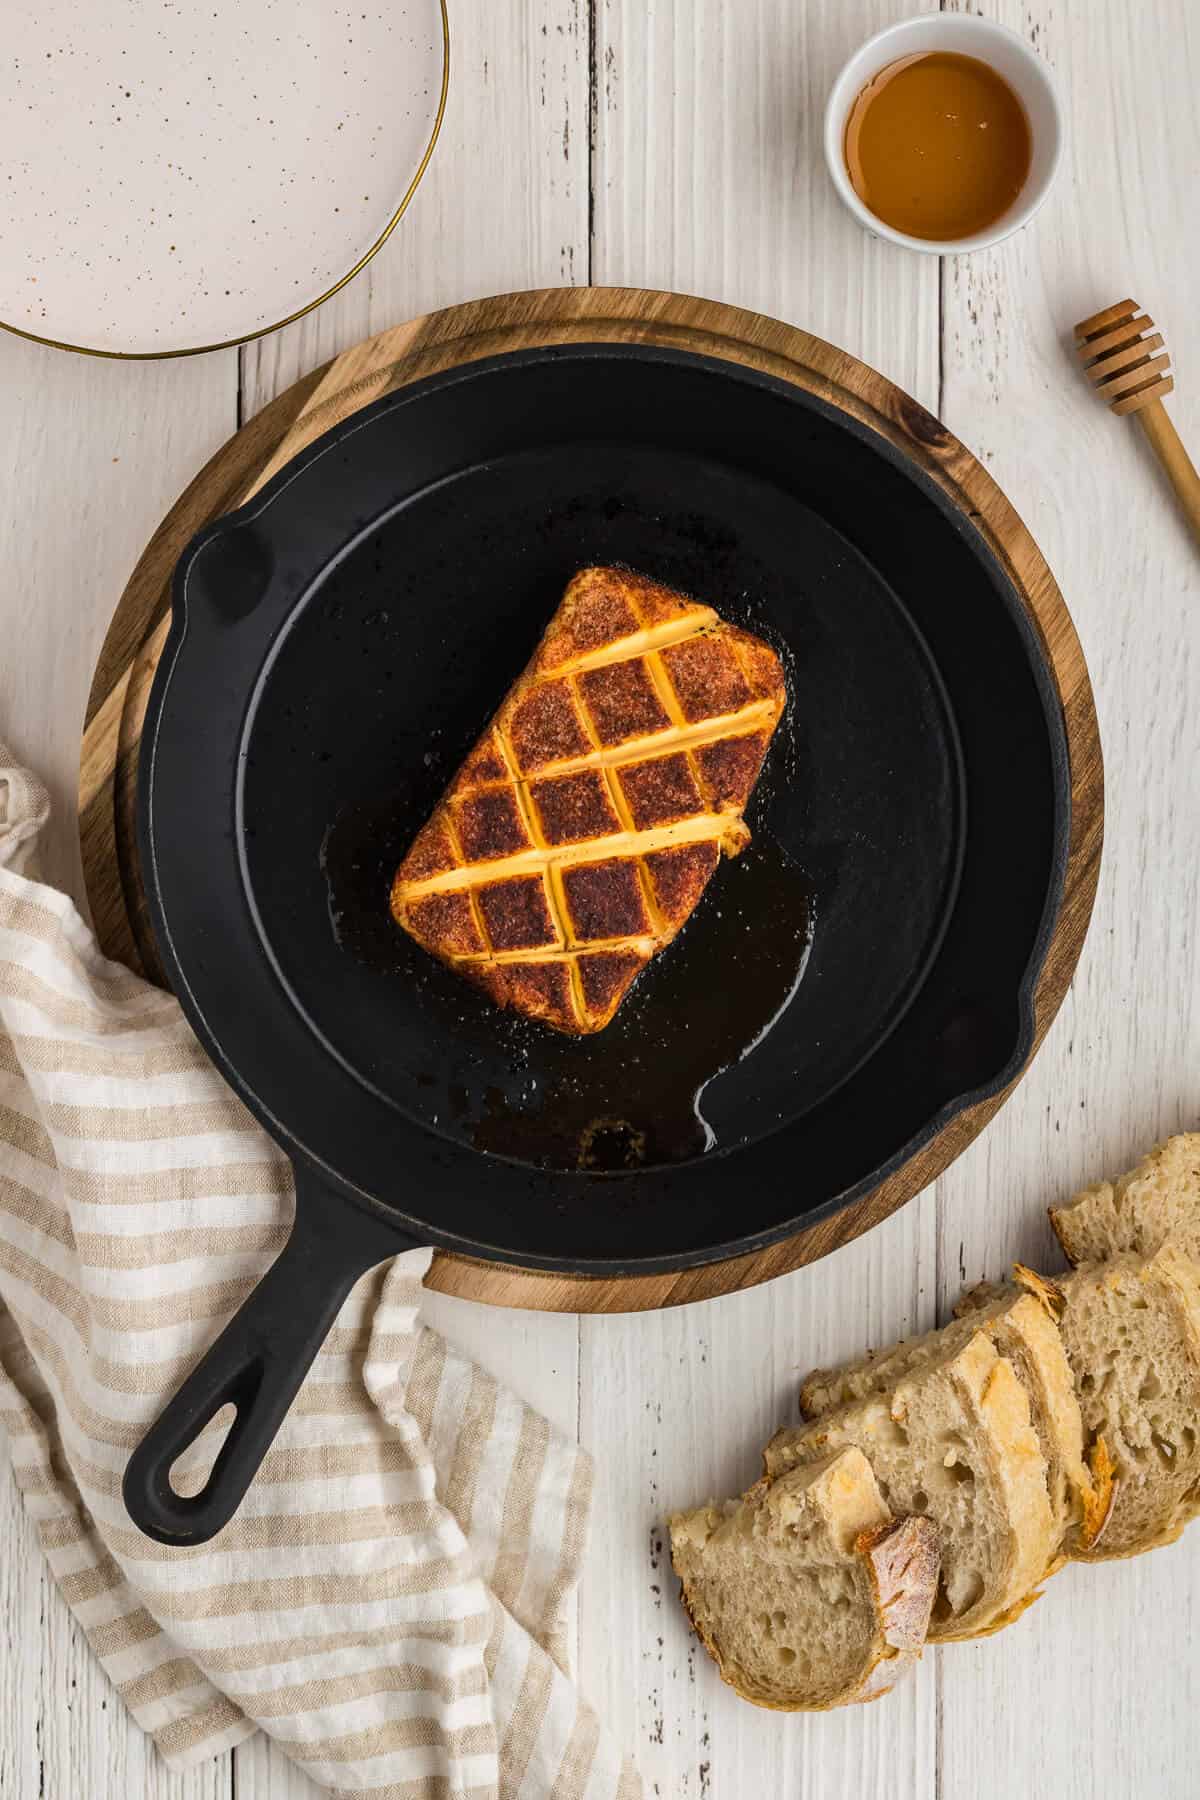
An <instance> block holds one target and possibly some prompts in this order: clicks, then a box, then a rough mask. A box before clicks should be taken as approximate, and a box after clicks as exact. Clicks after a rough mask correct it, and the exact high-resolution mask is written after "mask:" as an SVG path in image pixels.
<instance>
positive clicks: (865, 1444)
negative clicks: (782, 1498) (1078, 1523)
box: [765, 1331, 1058, 1642]
mask: <svg viewBox="0 0 1200 1800" xmlns="http://www.w3.org/2000/svg"><path fill="white" fill-rule="evenodd" d="M850 1445H856V1446H857V1447H858V1448H859V1449H861V1450H862V1451H863V1453H864V1454H865V1456H866V1457H867V1459H868V1461H869V1462H870V1464H871V1467H872V1469H873V1470H874V1472H875V1477H876V1480H877V1481H878V1482H879V1487H880V1491H881V1493H882V1494H883V1498H884V1500H885V1501H886V1503H887V1504H888V1506H890V1507H891V1509H892V1511H893V1512H894V1513H897V1514H907V1513H917V1514H922V1515H925V1516H928V1517H929V1518H931V1519H932V1520H933V1521H934V1523H935V1524H936V1525H937V1527H938V1532H939V1538H940V1542H941V1548H942V1574H941V1581H940V1584H939V1592H938V1598H937V1600H936V1602H935V1603H934V1608H933V1616H932V1619H931V1621H930V1627H929V1637H930V1641H931V1642H932V1641H935V1640H936V1641H939V1642H940V1641H945V1640H948V1639H953V1638H965V1637H974V1636H976V1635H978V1634H979V1633H980V1632H982V1631H984V1630H986V1629H987V1628H989V1627H991V1626H994V1625H996V1624H999V1623H1000V1622H1001V1620H1002V1619H1005V1618H1006V1617H1007V1616H1015V1613H1014V1609H1019V1608H1021V1607H1023V1605H1024V1604H1026V1603H1027V1602H1028V1600H1029V1599H1030V1598H1031V1596H1032V1590H1033V1589H1034V1588H1035V1586H1036V1585H1037V1583H1038V1582H1039V1581H1040V1580H1041V1579H1042V1577H1043V1576H1044V1575H1045V1574H1046V1573H1047V1572H1048V1570H1049V1568H1050V1566H1051V1563H1052V1560H1053V1557H1054V1554H1055V1551H1056V1549H1057V1545H1058V1532H1057V1527H1056V1524H1055V1520H1054V1516H1053V1514H1052V1512H1051V1509H1050V1497H1049V1491H1048V1488H1047V1483H1046V1462H1045V1458H1044V1456H1043V1455H1042V1450H1041V1446H1040V1444H1039V1443H1038V1439H1037V1433H1036V1432H1035V1431H1034V1429H1033V1425H1032V1423H1031V1421H1030V1414H1029V1397H1028V1395H1027V1394H1026V1392H1025V1389H1024V1388H1023V1387H1022V1385H1021V1383H1020V1381H1019V1379H1018V1377H1017V1374H1016V1371H1015V1370H1014V1368H1013V1366H1012V1363H1011V1362H1009V1361H1008V1359H1007V1358H1006V1357H1003V1356H1001V1355H1000V1353H999V1351H998V1350H997V1349H996V1346H995V1344H994V1343H993V1342H992V1340H991V1339H990V1337H988V1336H987V1334H986V1333H984V1332H982V1331H975V1332H973V1333H972V1334H971V1335H970V1337H969V1338H968V1340H967V1342H966V1343H965V1344H963V1345H957V1346H955V1347H954V1348H953V1349H951V1350H948V1351H946V1352H944V1353H940V1354H935V1355H933V1356H931V1357H929V1358H927V1359H926V1360H924V1361H922V1362H921V1363H920V1364H919V1365H918V1366H917V1367H916V1368H915V1369H913V1370H911V1371H910V1372H909V1373H907V1374H904V1375H902V1376H901V1377H900V1378H899V1380H897V1381H896V1382H895V1383H894V1385H893V1386H892V1387H890V1388H886V1389H883V1390H881V1391H879V1392H871V1393H868V1394H866V1395H865V1396H864V1397H863V1398H862V1399H861V1400H856V1401H854V1402H853V1404H851V1405H848V1406H843V1407H841V1408H839V1409H837V1410H836V1411H834V1412H829V1413H825V1414H823V1415H822V1416H821V1417H820V1418H819V1419H816V1420H814V1421H813V1422H812V1423H811V1424H808V1425H805V1426H801V1427H800V1428H799V1429H792V1430H784V1431H780V1432H777V1433H776V1434H775V1436H774V1437H773V1438H772V1439H771V1442H770V1443H769V1444H768V1445H767V1449H766V1453H765V1463H766V1471H767V1474H768V1475H769V1476H771V1477H778V1476H779V1475H782V1474H784V1473H785V1472H786V1471H787V1470H789V1469H793V1468H796V1467H797V1466H799V1465H801V1464H803V1463H806V1462H810V1461H812V1460H813V1459H814V1458H816V1457H823V1456H827V1455H829V1454H830V1453H831V1452H832V1451H835V1450H840V1449H844V1448H846V1447H848V1446H850Z"/></svg>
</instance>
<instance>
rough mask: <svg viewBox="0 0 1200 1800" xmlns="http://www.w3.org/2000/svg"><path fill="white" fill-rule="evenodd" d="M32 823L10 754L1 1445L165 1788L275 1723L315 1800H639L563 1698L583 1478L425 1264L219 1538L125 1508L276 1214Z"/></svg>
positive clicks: (323, 1389) (1, 1029) (366, 1331)
mask: <svg viewBox="0 0 1200 1800" xmlns="http://www.w3.org/2000/svg"><path fill="white" fill-rule="evenodd" d="M45 816H46V802H45V796H44V792H43V791H42V790H41V788H40V785H39V784H38V783H37V782H36V781H35V780H34V779H33V778H32V777H30V776H29V775H28V774H26V773H25V772H24V771H20V770H16V769H13V768H12V767H11V766H10V764H9V760H8V759H7V758H6V757H5V756H4V753H3V751H2V749H0V1422H2V1423H3V1426H4V1429H5V1432H6V1433H7V1437H8V1444H9V1453H10V1457H11V1463H12V1470H13V1474H14V1477H15V1479H16V1481H17V1484H18V1486H19V1488H20V1489H21V1492H22V1495H23V1497H24V1503H25V1508H26V1511H27V1513H28V1514H29V1516H30V1519H31V1521H32V1523H33V1527H34V1529H35V1531H36V1532H37V1535H38V1538H39V1541H40V1544H41V1547H42V1551H43V1553H44V1555H45V1557H46V1560H47V1562H48V1564H49V1566H50V1568H51V1570H52V1572H53V1574H54V1577H55V1580H56V1581H57V1583H58V1585H59V1588H60V1591H61V1592H62V1593H63V1595H64V1597H65V1598H66V1600H67V1602H68V1604H69V1605H70V1606H71V1607H72V1609H73V1611H74V1612H75V1614H76V1617H77V1618H78V1619H79V1622H80V1624H81V1626H82V1627H83V1629H84V1631H85V1633H86V1634H87V1637H88V1639H89V1642H90V1643H91V1645H92V1648H93V1650H94V1651H95V1653H96V1655H97V1656H98V1657H99V1658H100V1660H101V1662H102V1663H103V1665H104V1667H105V1669H106V1671H107V1672H108V1674H109V1676H110V1678H111V1680H112V1681H113V1684H114V1686H115V1687H116V1688H117V1691H118V1692H119V1693H120V1695H121V1697H122V1699H123V1701H124V1703H125V1705H126V1706H127V1707H128V1708H129V1709H130V1711H131V1712H132V1714H133V1716H134V1717H135V1718H136V1719H137V1721H138V1723H139V1724H140V1725H141V1726H142V1727H143V1728H144V1729H145V1730H146V1731H148V1732H149V1733H151V1735H152V1736H153V1737H154V1739H155V1742H156V1743H157V1744H158V1746H159V1748H160V1750H161V1751H162V1752H163V1754H164V1755H166V1756H167V1757H169V1758H170V1760H171V1761H172V1762H174V1763H176V1764H180V1765H184V1764H189V1763H192V1762H198V1761H200V1760H203V1759H205V1758H207V1757H210V1756H212V1755H213V1754H214V1753H216V1752H218V1751H221V1750H223V1749H226V1748H228V1747H230V1746H232V1745H234V1744H237V1743H238V1742H240V1741H242V1740H243V1739H244V1738H245V1737H246V1736H247V1735H248V1734H249V1733H250V1732H252V1731H253V1730H255V1729H256V1728H257V1727H262V1728H263V1729H264V1730H266V1731H268V1732H270V1733H271V1735H272V1736H273V1737H274V1738H275V1739H276V1741H277V1742H278V1743H279V1744H281V1746H282V1747H283V1748H284V1749H285V1750H286V1752H287V1754H288V1755H289V1756H292V1757H293V1758H295V1760H296V1761H297V1762H298V1763H300V1764H301V1765H302V1766H303V1767H304V1768H305V1769H306V1770H307V1771H308V1773H309V1774H310V1775H311V1776H312V1777H313V1778H314V1779H315V1780H316V1781H318V1782H321V1783H323V1784H324V1785H325V1786H326V1787H328V1789H329V1791H330V1792H331V1793H333V1794H335V1795H345V1796H349V1795H350V1794H354V1795H355V1796H359V1797H361V1796H364V1795H371V1796H374V1797H375V1800H440V1797H444V1800H477V1797H478V1800H499V1797H500V1796H504V1797H505V1800H544V1796H547V1795H553V1796H556V1797H561V1800H635V1796H636V1795H638V1794H639V1793H640V1791H641V1790H640V1785H639V1784H638V1782H637V1777H636V1775H635V1774H634V1773H633V1771H632V1769H631V1768H630V1767H629V1766H628V1765H627V1764H625V1763H624V1762H623V1761H622V1759H621V1757H620V1755H619V1754H618V1753H617V1751H616V1750H615V1748H614V1747H613V1745H612V1744H611V1742H610V1740H609V1739H608V1737H607V1734H606V1733H605V1732H604V1731H603V1730H602V1729H601V1727H600V1724H599V1722H598V1720H597V1719H596V1717H595V1715H594V1714H593V1713H592V1712H591V1711H590V1710H589V1709H588V1708H587V1706H586V1705H585V1703H584V1702H583V1701H582V1700H581V1699H580V1698H579V1696H578V1695H577V1693H576V1692H575V1689H574V1687H573V1686H572V1684H571V1682H570V1680H569V1677H568V1673H567V1658H566V1641H565V1629H564V1623H563V1621H564V1614H565V1610H566V1604H567V1601H568V1599H569V1596H570V1592H571V1589H572V1587H573V1586H574V1584H575V1582H576V1580H577V1578H578V1573H579V1566H580V1559H581V1556H582V1551H583V1539H584V1534H585V1530H586V1519H587V1512H588V1505H589V1497H590V1483H591V1468H590V1463H589V1462H588V1459H587V1458H586V1457H585V1456H584V1455H583V1454H582V1453H581V1452H580V1451H579V1450H578V1449H577V1448H576V1447H575V1446H574V1445H572V1444H570V1443H568V1442H566V1441H565V1440H564V1439H562V1438H561V1437H560V1436H559V1435H558V1434H557V1433H556V1432H554V1431H553V1430H552V1429H551V1428H550V1426H549V1425H548V1424H547V1423H546V1421H545V1420H544V1419H542V1418H541V1417H540V1416H539V1415H538V1414H537V1413H535V1412H534V1411H532V1410H531V1409H530V1408H529V1407H527V1406H526V1405H524V1404H523V1403H522V1402H521V1401H520V1400H518V1399H517V1398H516V1397H515V1396H514V1395H512V1394H510V1393H509V1392H508V1391H507V1390H505V1389H503V1388H502V1387H500V1386H499V1384H498V1383H497V1382H496V1381H495V1380H494V1379H493V1378H492V1377H491V1376H490V1375H488V1374H487V1373H486V1372H485V1371H484V1370H482V1369H479V1368H477V1367H475V1366H474V1365H472V1364H471V1363H469V1362H467V1361H466V1360H465V1359H464V1358H462V1357H460V1356H459V1355H458V1354H457V1353H456V1352H455V1351H454V1350H453V1349H452V1348H451V1347H450V1346H449V1345H447V1344H446V1343H445V1341H444V1340H443V1339H441V1338H440V1337H438V1336H437V1335H436V1334H435V1333H433V1332H431V1331H429V1330H427V1329H426V1328H424V1327H423V1326H422V1325H421V1324H420V1322H419V1309H420V1303H421V1285H420V1276H421V1274H422V1272H423V1269H424V1266H425V1263H426V1261H427V1257H426V1255H425V1253H423V1252H411V1253H409V1254H408V1255H406V1256H403V1257H400V1258H397V1259H396V1261H394V1262H393V1263H392V1264H390V1265H388V1266H386V1267H385V1268H383V1269H380V1270H376V1271H373V1272H372V1273H371V1274H369V1275H367V1276H365V1277H364V1278H363V1279H362V1280H361V1281H359V1282H358V1284H357V1285H356V1286H355V1288H354V1290H353V1291H352V1293H351V1294H350V1296H349V1297H348V1299H347V1300H346V1302H345V1304H344V1306H343V1308H342V1310H341V1313H340V1315H339V1318H338V1321H337V1323H336V1325H335V1327H334V1329H333V1331H332V1332H331V1333H330V1335H329V1338H328V1340H327V1342H326V1344H325V1346H324V1347H323V1349H322V1351H321V1353H320V1354H319V1355H318V1357H317V1359H316V1362H315V1363H314V1365H313V1368H312V1370H311V1372H310V1374H309V1376H308V1379H307V1380H306V1382H305V1384H304V1387H303V1388H302V1390H301V1393H300V1395H299V1396H298V1399H297V1402H296V1404H295V1405H294V1406H293V1408H292V1410H291V1412H290V1413H289V1415H288V1418H287V1420H286V1421H285V1424H284V1426H283V1429H282V1430H281V1432H280V1434H279V1437H278V1439H277V1440H276V1442H275V1444H274V1445H273V1447H272V1448H271V1450H270V1451H269V1452H268V1454H267V1456H266V1459H265V1461H264V1463H263V1466H262V1470H261V1472H260V1474H259V1476H258V1478H257V1480H256V1481H255V1483H254V1485H253V1486H252V1488H251V1490H250V1492H249V1494H248V1495H247V1497H246V1500H245V1502H244V1504H243V1506H242V1508H241V1509H240V1511H239V1513H238V1515H237V1517H236V1518H235V1519H234V1520H233V1521H232V1523H231V1524H230V1525H229V1526H228V1527H227V1528H226V1529H225V1530H224V1531H223V1532H222V1533H220V1534H219V1535H218V1537H217V1538H216V1539H214V1540H213V1542H212V1543H211V1544H208V1545H204V1546H199V1547H196V1548H192V1549H170V1548H166V1547H164V1546H162V1545H160V1544H157V1543H154V1542H152V1541H151V1540H149V1539H147V1538H145V1537H143V1536H142V1535H141V1534H140V1533H139V1532H138V1531H137V1529H136V1527H134V1525H133V1524H132V1521H131V1520H130V1519H129V1518H128V1516H127V1514H126V1513H125V1510H124V1507H123V1505H122V1502H121V1489H120V1484H121V1476H122V1472H123V1469H124V1466H125V1462H126V1460H127V1458H128V1455H129V1452H130V1450H131V1449H132V1448H133V1447H134V1445H136V1444H137V1442H138V1441H139V1439H140V1437H141V1435H142V1433H143V1432H144V1430H145V1429H146V1426H147V1425H148V1424H149V1423H150V1421H151V1419H152V1418H153V1417H154V1416H155V1414H156V1412H157V1411H158V1409H159V1407H160V1406H161V1404H162V1402H163V1401H164V1400H165V1398H166V1397H167V1395H168V1394H169V1393H170V1392H171V1391H172V1390H173V1389H174V1387H175V1386H176V1385H177V1383H178V1382H179V1381H180V1380H181V1379H182V1377H183V1376H184V1375H185V1374H186V1372H187V1371H188V1369H190V1368H191V1367H192V1366H193V1364H194V1362H195V1360H196V1358H197V1356H198V1355H199V1354H200V1353H201V1352H202V1351H203V1349H204V1348H205V1347H206V1346H207V1345H208V1344H209V1343H211V1342H212V1340H213V1338H214V1337H215V1336H216V1334H217V1332H218V1331H219V1330H220V1328H221V1326H222V1324H223V1323H224V1321H225V1320H226V1319H227V1318H228V1317H229V1316H230V1314H231V1312H232V1311H233V1310H234V1308H235V1307H236V1306H237V1305H238V1304H239V1303H240V1302H241V1301H242V1300H243V1299H244V1298H245V1296H246V1294H247V1293H249V1291H250V1290H251V1288H252V1286H253V1285H254V1283H255V1281H256V1280H257V1279H258V1278H259V1277H260V1275H261V1274H262V1272H263V1270H264V1269H265V1268H266V1267H267V1266H268V1264H269V1263H270V1261H271V1260H272V1258H273V1257H274V1255H276V1254H277V1253H278V1250H279V1249H280V1247H281V1246H282V1244H283V1243H284V1241H285V1239H286V1236H287V1232H288V1229H289V1227H290V1219H291V1213H292V1207H293V1199H292V1187H291V1179H290V1171H289V1169H288V1167H287V1164H286V1163H285V1162H284V1161H283V1159H282V1158H281V1157H280V1156H279V1155H278V1153H277V1152H276V1151H275V1150H274V1148H273V1147H272V1146H271V1145H270V1144H269V1142H268V1141H267V1140H266V1139H265V1138H263V1137H262V1136H261V1134H260V1133H259V1131H258V1129H257V1127H256V1126H255V1125H254V1123H253V1121H252V1120H251V1119H250V1117H249V1115H248V1114H247V1113H246V1112H245V1110H244V1108H243V1107H242V1106H241V1105H240V1103H239V1102H238V1101H237V1100H235V1099H234V1098H233V1096H232V1095H231V1094H229V1093H228V1092H227V1090H226V1089H225V1088H224V1087H223V1085H222V1084H221V1082H220V1081H219V1079H218V1078H217V1077H216V1075H215V1074H214V1072H213V1071H212V1069H211V1068H210V1066H209V1065H208V1063H207V1061H206V1059H205V1058H204V1056H203V1054H202V1052H201V1051H200V1049H199V1047H198V1045H197V1044H196V1043H195V1040H194V1039H193V1038H192V1036H191V1033H190V1031H189V1030H188V1028H187V1026H186V1024H185V1023H184V1021H183V1019H182V1017H181V1015H180V1013H179V1011H178V1009H177V1007H176V1006H175V1004H174V1002H173V1001H172V1000H170V999H169V998H168V997H166V996H164V995H162V994H159V993H156V992H155V991H153V990H151V989H149V988H147V987H146V986H145V984H143V983H142V982H141V981H139V980H138V979H137V978H136V977H134V976H132V975H130V974H129V973H128V971H126V970H122V969H119V968H117V967H116V966H115V965H112V964H109V963H106V962H105V961H104V959H103V958H102V957H100V955H99V953H98V952H97V950H96V947H95V945H94V943H93V941H92V938H91V935H90V933H89V932H88V930H87V928H86V926H85V925H84V923H83V921H82V920H81V919H80V918H79V916H78V914H77V913H76V912H75V910H74V908H73V907H72V906H71V904H70V903H69V902H68V901H67V900H65V899H64V898H63V897H62V896H61V895H59V894H56V893H54V892H53V891H52V890H50V889H48V888H45V887H42V886H39V885H37V884H36V883H35V882H33V881H32V880H31V879H30V878H29V875H28V873H27V871H28V869H29V867H30V866H31V861H32V856H33V853H34V851H35V849H36V838H37V832H38V830H39V829H40V826H41V824H42V823H43V822H44V819H45ZM220 1437H221V1426H220V1421H219V1420H218V1421H214V1422H213V1424H212V1425H210V1427H209V1428H208V1429H207V1430H206V1432H205V1433H204V1434H203V1435H202V1437H201V1439H200V1440H198V1442H197V1444H196V1445H194V1446H193V1447H192V1449H191V1450H190V1451H189V1452H188V1453H187V1455H186V1456H185V1457H184V1458H182V1459H181V1463H180V1465H179V1470H178V1473H177V1480H178V1483H179V1486H180V1489H181V1491H196V1489H197V1488H198V1486H199V1485H201V1483H202V1481H203V1478H204V1476H205V1474H206V1471H207V1468H208V1467H209V1465H210V1464H211V1460H212V1457H213V1456H214V1455H215V1453H216V1449H217V1448H218V1446H219V1442H220Z"/></svg>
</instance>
